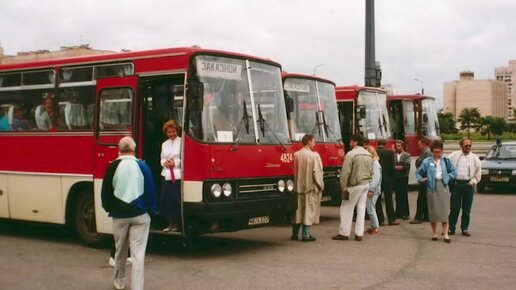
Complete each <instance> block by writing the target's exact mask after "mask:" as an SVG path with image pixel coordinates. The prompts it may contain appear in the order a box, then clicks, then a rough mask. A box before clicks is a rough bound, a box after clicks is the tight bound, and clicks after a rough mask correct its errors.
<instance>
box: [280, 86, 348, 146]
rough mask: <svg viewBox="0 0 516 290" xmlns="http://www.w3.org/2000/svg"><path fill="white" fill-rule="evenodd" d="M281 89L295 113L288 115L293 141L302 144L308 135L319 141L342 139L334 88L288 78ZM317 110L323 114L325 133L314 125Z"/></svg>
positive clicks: (320, 126)
mask: <svg viewBox="0 0 516 290" xmlns="http://www.w3.org/2000/svg"><path fill="white" fill-rule="evenodd" d="M284 87H285V91H286V93H287V94H288V96H289V97H291V98H292V100H293V102H294V110H293V111H292V113H291V114H290V119H291V122H292V126H291V127H292V130H291V135H292V136H291V138H292V140H295V141H301V138H303V136H304V135H305V134H307V133H310V134H312V135H314V137H315V139H316V140H317V141H318V142H337V141H338V140H340V139H341V132H340V126H339V118H338V113H337V103H336V99H335V86H333V85H332V84H330V83H324V82H320V81H316V80H309V79H304V78H288V79H286V80H285V84H284ZM318 111H322V112H323V113H324V119H325V122H326V125H327V129H328V130H325V129H324V127H323V125H324V124H317V112H318Z"/></svg>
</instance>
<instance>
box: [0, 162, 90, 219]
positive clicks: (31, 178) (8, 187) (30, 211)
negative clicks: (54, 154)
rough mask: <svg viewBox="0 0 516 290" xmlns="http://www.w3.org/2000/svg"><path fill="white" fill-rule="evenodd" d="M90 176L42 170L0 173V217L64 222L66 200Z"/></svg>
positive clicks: (88, 179)
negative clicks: (72, 189)
mask: <svg viewBox="0 0 516 290" xmlns="http://www.w3.org/2000/svg"><path fill="white" fill-rule="evenodd" d="M83 181H86V182H91V181H92V179H91V177H89V176H74V175H70V174H63V175H60V174H45V173H18V172H7V173H5V172H1V173H0V190H1V191H2V195H0V217H3V218H10V219H17V220H27V221H37V222H46V223H54V224H65V223H66V220H65V215H66V201H67V198H68V194H69V193H70V189H71V188H72V186H73V185H74V184H76V183H78V182H83Z"/></svg>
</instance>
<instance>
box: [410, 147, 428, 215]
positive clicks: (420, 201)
mask: <svg viewBox="0 0 516 290" xmlns="http://www.w3.org/2000/svg"><path fill="white" fill-rule="evenodd" d="M417 145H418V147H419V150H421V154H419V157H418V158H417V159H416V170H417V169H418V168H419V166H421V163H423V160H425V159H426V158H428V157H432V156H433V154H432V151H430V148H429V147H428V145H429V144H428V140H427V139H420V140H419V141H418V142H417ZM426 188H427V184H426V183H420V184H419V185H418V189H419V190H418V193H417V208H416V215H415V216H414V219H413V220H411V221H410V223H411V224H420V223H421V222H423V221H428V205H427V202H426Z"/></svg>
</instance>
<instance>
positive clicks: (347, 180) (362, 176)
mask: <svg viewBox="0 0 516 290" xmlns="http://www.w3.org/2000/svg"><path fill="white" fill-rule="evenodd" d="M349 145H350V147H351V151H349V152H348V153H346V156H345V158H344V163H343V165H342V170H341V175H340V186H341V188H342V202H341V205H340V227H339V233H338V234H337V235H335V236H333V237H332V239H333V240H348V239H349V235H350V233H351V225H352V223H353V211H354V209H355V206H356V208H357V218H356V223H355V240H356V241H361V240H362V237H363V235H364V222H365V207H366V200H367V192H368V191H369V182H371V178H372V175H373V157H372V156H371V153H369V152H368V151H367V150H365V149H364V147H363V146H364V137H363V136H362V135H360V134H353V135H351V137H350V141H349Z"/></svg>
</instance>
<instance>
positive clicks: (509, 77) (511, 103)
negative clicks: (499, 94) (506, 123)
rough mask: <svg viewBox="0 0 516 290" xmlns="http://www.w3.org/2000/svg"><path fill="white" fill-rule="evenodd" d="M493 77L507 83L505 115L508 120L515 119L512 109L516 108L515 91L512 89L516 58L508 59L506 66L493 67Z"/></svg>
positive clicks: (515, 76)
mask: <svg viewBox="0 0 516 290" xmlns="http://www.w3.org/2000/svg"><path fill="white" fill-rule="evenodd" d="M495 77H496V80H497V81H501V82H504V83H506V84H507V98H508V100H507V117H508V120H512V121H515V120H516V115H514V111H513V109H514V108H516V93H515V91H514V89H513V84H514V81H516V60H514V59H513V60H510V61H509V65H508V66H501V67H497V68H495Z"/></svg>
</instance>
